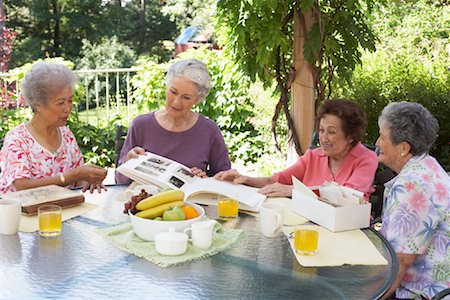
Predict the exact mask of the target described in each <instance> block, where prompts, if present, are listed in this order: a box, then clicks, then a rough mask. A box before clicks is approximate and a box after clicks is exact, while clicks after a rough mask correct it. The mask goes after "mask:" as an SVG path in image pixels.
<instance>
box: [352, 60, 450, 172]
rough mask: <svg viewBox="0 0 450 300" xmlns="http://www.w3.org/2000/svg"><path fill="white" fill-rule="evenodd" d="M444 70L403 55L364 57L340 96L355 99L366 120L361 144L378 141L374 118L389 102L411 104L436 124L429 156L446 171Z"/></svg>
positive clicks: (449, 127)
mask: <svg viewBox="0 0 450 300" xmlns="http://www.w3.org/2000/svg"><path fill="white" fill-rule="evenodd" d="M446 68H447V66H446V65H445V63H444V62H442V63H440V62H438V61H435V62H434V63H433V65H432V66H430V65H427V64H426V63H424V62H423V61H421V60H418V59H417V57H415V56H413V55H408V54H405V53H397V54H396V55H392V54H388V53H387V52H377V53H375V54H367V55H366V57H365V58H364V63H363V66H362V67H359V68H357V69H356V71H355V73H354V76H353V80H352V86H349V87H347V88H345V89H343V90H344V91H345V93H344V92H343V94H344V96H347V97H350V98H352V99H355V101H357V102H358V103H359V104H360V105H361V106H362V107H363V109H364V110H365V112H366V114H367V119H368V128H367V136H366V137H365V142H367V143H369V144H373V143H375V141H376V139H377V137H378V130H379V129H378V122H377V120H378V116H379V114H380V113H381V111H382V109H383V108H384V107H385V106H386V104H388V103H389V102H398V101H411V102H418V103H421V104H422V105H423V106H425V107H426V108H427V109H428V110H429V111H430V112H431V113H432V114H433V115H434V116H435V117H436V118H437V120H438V121H439V126H440V131H439V136H438V138H437V139H436V142H435V143H434V145H433V147H432V149H431V151H430V153H431V154H432V155H433V156H435V157H436V158H437V159H438V160H439V162H440V163H441V164H442V165H443V166H444V167H445V168H446V169H447V170H450V160H449V159H450V145H449V141H450V136H449V133H450V123H449V122H448V120H447V119H448V116H450V103H449V102H450V74H449V73H448V72H443V70H445V69H446Z"/></svg>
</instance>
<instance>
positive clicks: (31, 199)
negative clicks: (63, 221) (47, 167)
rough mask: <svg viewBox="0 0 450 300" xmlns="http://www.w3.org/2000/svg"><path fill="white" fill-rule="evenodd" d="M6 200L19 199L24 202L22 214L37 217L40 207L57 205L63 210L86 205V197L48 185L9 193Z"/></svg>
mask: <svg viewBox="0 0 450 300" xmlns="http://www.w3.org/2000/svg"><path fill="white" fill-rule="evenodd" d="M3 196H4V197H5V198H13V199H18V200H20V201H21V202H22V214H24V215H35V214H37V212H38V208H39V206H41V205H43V204H56V205H59V206H61V207H62V208H66V207H72V206H75V205H79V204H82V203H84V195H83V194H82V193H81V192H80V191H73V190H70V189H66V188H64V187H62V186H58V185H47V186H41V187H36V188H31V189H26V190H22V191H16V192H8V193H6V194H4V195H3Z"/></svg>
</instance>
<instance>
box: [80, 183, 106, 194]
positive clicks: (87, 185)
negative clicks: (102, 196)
mask: <svg viewBox="0 0 450 300" xmlns="http://www.w3.org/2000/svg"><path fill="white" fill-rule="evenodd" d="M102 189H103V190H105V191H107V189H106V187H105V186H104V185H103V183H89V182H85V183H84V186H83V193H84V192H86V191H87V190H89V191H90V192H91V194H92V193H94V190H97V191H98V192H99V193H101V191H102Z"/></svg>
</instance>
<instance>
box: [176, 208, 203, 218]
mask: <svg viewBox="0 0 450 300" xmlns="http://www.w3.org/2000/svg"><path fill="white" fill-rule="evenodd" d="M181 209H182V210H183V211H184V214H185V215H186V220H189V219H193V218H197V217H198V216H199V215H200V214H199V213H198V211H197V210H196V209H195V208H193V207H192V206H183V207H181Z"/></svg>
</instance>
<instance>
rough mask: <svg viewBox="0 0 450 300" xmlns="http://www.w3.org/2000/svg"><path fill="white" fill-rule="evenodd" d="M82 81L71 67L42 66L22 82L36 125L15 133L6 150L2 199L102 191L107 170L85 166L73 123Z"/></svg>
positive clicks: (0, 165)
mask: <svg viewBox="0 0 450 300" xmlns="http://www.w3.org/2000/svg"><path fill="white" fill-rule="evenodd" d="M75 83H76V76H75V74H74V73H73V72H72V71H71V70H69V69H68V68H67V67H66V66H64V65H61V64H57V63H50V62H38V63H35V64H34V65H33V67H32V68H31V70H30V72H29V73H28V74H27V75H26V76H25V79H24V82H23V83H22V94H23V96H24V98H25V99H26V100H27V102H28V105H29V106H30V108H31V109H32V111H33V117H32V119H31V120H30V121H28V122H25V123H22V124H20V125H18V126H17V127H15V128H13V129H11V130H10V131H9V132H8V133H7V134H6V136H5V139H4V143H3V147H2V149H1V151H0V170H1V174H0V175H1V176H0V194H3V193H5V192H8V191H16V190H23V189H28V188H33V187H39V186H45V185H50V184H57V185H61V186H68V187H73V186H80V185H82V186H83V191H86V190H88V189H90V191H91V192H93V190H94V189H97V190H98V191H100V190H101V189H102V188H104V187H103V185H102V181H103V179H105V177H106V173H107V172H106V170H105V169H103V168H100V167H97V166H93V165H84V163H83V156H82V155H81V152H80V149H79V147H78V144H77V142H76V140H75V137H74V136H73V134H72V132H71V131H70V129H69V128H67V127H66V123H67V119H68V118H69V115H70V112H71V111H72V94H73V91H74V88H75Z"/></svg>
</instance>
